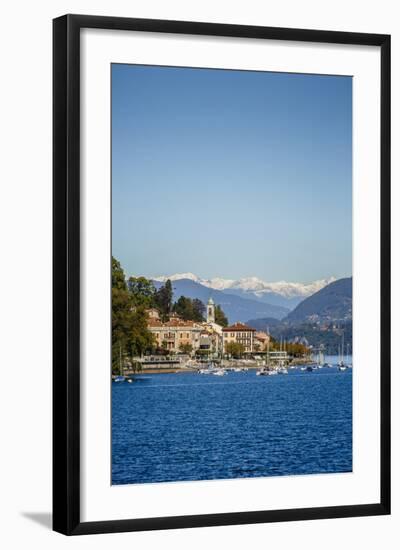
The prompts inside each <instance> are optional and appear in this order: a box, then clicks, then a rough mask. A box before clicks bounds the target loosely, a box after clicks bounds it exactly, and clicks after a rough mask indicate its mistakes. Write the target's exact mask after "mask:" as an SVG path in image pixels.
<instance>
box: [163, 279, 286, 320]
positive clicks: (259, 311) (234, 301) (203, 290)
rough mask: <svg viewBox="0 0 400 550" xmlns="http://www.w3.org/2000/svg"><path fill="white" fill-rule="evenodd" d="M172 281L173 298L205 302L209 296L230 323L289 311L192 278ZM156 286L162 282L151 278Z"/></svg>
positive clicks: (280, 315) (278, 315) (279, 315)
mask: <svg viewBox="0 0 400 550" xmlns="http://www.w3.org/2000/svg"><path fill="white" fill-rule="evenodd" d="M171 282H172V287H173V291H174V300H177V299H178V298H179V297H180V296H186V297H187V298H192V299H193V298H198V299H199V300H201V301H202V302H203V303H206V302H207V301H208V299H209V298H213V300H214V301H215V302H216V303H217V304H219V305H220V306H221V308H222V309H223V311H224V313H225V315H226V316H227V317H228V320H229V322H230V323H233V322H236V321H241V322H244V321H246V320H247V319H249V318H251V317H273V318H275V319H282V318H283V317H285V316H286V315H287V314H288V313H289V311H290V310H289V309H288V308H286V307H283V306H279V305H272V304H268V303H265V302H262V301H260V300H252V299H250V298H243V297H241V296H237V295H235V294H229V293H227V292H223V291H221V290H217V289H211V288H209V287H206V286H204V285H201V284H200V283H197V282H195V281H193V280H192V279H178V280H175V281H171ZM153 283H154V285H155V287H156V288H159V287H160V286H161V285H162V284H163V283H162V282H160V281H157V280H153Z"/></svg>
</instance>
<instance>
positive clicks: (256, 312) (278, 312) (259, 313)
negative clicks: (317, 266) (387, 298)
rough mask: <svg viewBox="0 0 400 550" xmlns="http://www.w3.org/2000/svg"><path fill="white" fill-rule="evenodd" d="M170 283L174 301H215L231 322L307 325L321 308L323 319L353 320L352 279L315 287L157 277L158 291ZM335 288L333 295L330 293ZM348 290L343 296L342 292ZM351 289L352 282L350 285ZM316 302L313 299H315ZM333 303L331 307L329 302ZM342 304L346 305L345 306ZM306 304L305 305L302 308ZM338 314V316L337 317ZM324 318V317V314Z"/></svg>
mask: <svg viewBox="0 0 400 550" xmlns="http://www.w3.org/2000/svg"><path fill="white" fill-rule="evenodd" d="M167 279H170V280H171V282H172V285H173V289H174V299H175V300H177V299H178V298H179V297H180V296H187V297H188V298H199V299H200V300H202V301H203V302H207V300H208V299H209V298H210V297H212V298H213V299H214V301H215V302H216V303H218V304H220V305H221V307H222V309H223V310H224V312H225V314H226V315H227V317H228V319H229V322H235V321H242V322H247V321H248V320H249V319H252V320H254V319H267V318H270V319H277V320H284V321H288V322H296V321H304V320H306V319H307V318H308V317H310V316H311V317H312V316H313V315H314V316H317V317H318V315H319V309H318V308H319V307H321V308H322V309H323V311H324V313H323V315H325V316H326V318H329V315H330V313H332V315H335V314H338V315H339V313H340V312H341V311H342V310H341V305H343V308H342V309H343V315H344V317H343V318H348V316H349V303H350V316H351V296H350V298H349V295H348V294H349V293H348V287H349V284H348V283H342V281H351V278H350V279H340V280H338V281H335V279H334V277H331V278H329V279H322V280H318V281H314V282H312V283H307V284H304V283H287V282H285V281H280V282H277V283H267V282H265V281H262V280H261V279H258V278H257V277H248V278H243V279H239V280H233V279H222V278H214V279H201V278H200V277H197V276H196V275H194V274H193V273H178V274H175V275H171V276H162V277H156V278H155V279H153V282H154V284H155V286H156V287H157V288H159V287H160V286H161V285H162V284H164V283H165V281H166V280H167ZM331 287H333V291H330V290H329V289H330V288H331ZM342 288H345V289H346V291H343V292H344V294H343V293H342V294H343V296H342V294H341V293H340V292H339V290H340V289H342ZM350 289H351V282H350ZM314 296H315V297H316V298H313V297H314ZM331 300H332V304H330V301H331ZM342 301H344V302H345V303H343V304H342ZM303 304H305V305H303ZM335 312H336V313H335ZM321 315H322V313H321Z"/></svg>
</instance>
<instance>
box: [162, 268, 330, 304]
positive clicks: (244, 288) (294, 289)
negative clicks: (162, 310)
mask: <svg viewBox="0 0 400 550" xmlns="http://www.w3.org/2000/svg"><path fill="white" fill-rule="evenodd" d="M167 279H170V280H171V281H172V282H178V281H182V280H190V281H193V282H195V283H197V284H200V285H202V286H204V287H207V288H209V289H212V290H220V291H223V292H225V293H229V294H231V295H232V294H234V295H237V296H241V297H242V298H247V299H251V300H257V301H261V302H264V303H267V304H270V305H276V306H282V307H284V308H288V309H294V308H295V307H296V306H297V304H299V303H300V302H301V301H302V300H304V298H307V297H308V296H311V294H314V293H315V292H317V291H318V290H320V289H321V288H323V287H324V286H326V285H327V284H329V283H331V282H333V281H334V280H335V278H334V277H330V278H328V279H321V280H318V281H313V282H311V283H291V282H286V281H278V282H275V283H270V282H266V281H263V280H262V279H260V278H258V277H244V278H242V279H225V278H222V277H214V278H212V279H203V278H201V277H198V276H197V275H194V274H193V273H176V274H174V275H169V276H160V277H155V278H154V279H153V280H154V281H158V282H160V283H164V282H165V281H166V280H167Z"/></svg>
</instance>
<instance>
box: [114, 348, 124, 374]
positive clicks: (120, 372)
mask: <svg viewBox="0 0 400 550" xmlns="http://www.w3.org/2000/svg"><path fill="white" fill-rule="evenodd" d="M122 372H123V369H122V350H121V346H119V375H118V376H114V378H113V380H114V382H125V380H126V376H124V375H123V374H122Z"/></svg>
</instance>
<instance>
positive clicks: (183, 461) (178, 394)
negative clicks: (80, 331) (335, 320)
mask: <svg viewBox="0 0 400 550" xmlns="http://www.w3.org/2000/svg"><path fill="white" fill-rule="evenodd" d="M351 470H352V370H351V369H349V370H348V371H345V372H338V370H337V369H336V368H331V369H328V368H324V369H320V370H317V371H313V372H312V373H307V372H303V371H300V370H289V374H288V375H278V376H256V372H255V371H253V370H252V371H248V372H243V373H235V372H230V373H229V374H228V375H226V376H221V377H218V376H212V375H199V374H194V373H193V374H188V373H185V374H183V373H180V374H155V375H146V374H141V375H139V376H137V377H136V378H135V382H134V383H132V384H127V383H121V384H117V383H116V384H113V385H112V483H113V484H127V483H154V482H163V481H182V480H201V479H202V480H204V479H226V478H240V477H265V476H278V475H298V474H317V473H327V472H349V471H351Z"/></svg>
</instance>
